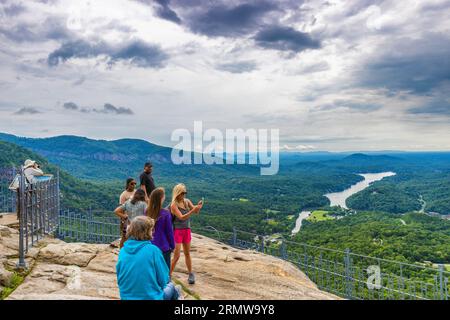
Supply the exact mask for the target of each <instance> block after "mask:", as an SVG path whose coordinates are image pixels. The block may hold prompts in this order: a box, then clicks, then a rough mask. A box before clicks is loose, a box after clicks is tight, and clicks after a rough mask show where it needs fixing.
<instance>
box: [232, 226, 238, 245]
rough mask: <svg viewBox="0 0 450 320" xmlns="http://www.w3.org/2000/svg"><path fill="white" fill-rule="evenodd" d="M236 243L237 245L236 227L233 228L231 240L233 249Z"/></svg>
mask: <svg viewBox="0 0 450 320" xmlns="http://www.w3.org/2000/svg"><path fill="white" fill-rule="evenodd" d="M236 243H237V231H236V227H233V239H232V240H231V244H232V245H233V247H235V246H236Z"/></svg>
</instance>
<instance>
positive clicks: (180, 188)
mask: <svg viewBox="0 0 450 320" xmlns="http://www.w3.org/2000/svg"><path fill="white" fill-rule="evenodd" d="M183 192H186V186H185V185H184V184H183V183H179V184H177V185H176V186H175V187H173V190H172V202H171V204H174V203H175V204H177V205H178V204H179V203H180V201H179V200H177V199H178V197H179V196H180V195H181V194H182V193H183ZM183 204H184V203H183Z"/></svg>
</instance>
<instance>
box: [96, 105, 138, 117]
mask: <svg viewBox="0 0 450 320" xmlns="http://www.w3.org/2000/svg"><path fill="white" fill-rule="evenodd" d="M93 111H94V112H98V113H110V114H119V115H131V114H134V112H133V111H132V110H131V109H130V108H124V107H115V106H113V105H112V104H110V103H105V105H104V106H103V109H94V110H93Z"/></svg>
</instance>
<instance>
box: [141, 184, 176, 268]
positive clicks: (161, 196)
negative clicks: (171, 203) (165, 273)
mask: <svg viewBox="0 0 450 320" xmlns="http://www.w3.org/2000/svg"><path fill="white" fill-rule="evenodd" d="M165 198H166V197H165V192H164V189H163V188H156V189H155V190H153V191H152V193H151V194H150V201H149V205H148V207H147V216H148V217H150V218H152V219H153V220H154V221H155V229H154V232H153V240H152V243H153V244H154V245H155V246H157V247H158V248H159V249H161V251H162V253H163V257H164V260H165V261H166V263H167V268H169V269H170V255H171V253H172V251H173V249H174V248H175V241H174V238H173V226H172V215H171V214H170V212H169V210H167V209H164V208H163V207H162V206H163V203H164V200H165Z"/></svg>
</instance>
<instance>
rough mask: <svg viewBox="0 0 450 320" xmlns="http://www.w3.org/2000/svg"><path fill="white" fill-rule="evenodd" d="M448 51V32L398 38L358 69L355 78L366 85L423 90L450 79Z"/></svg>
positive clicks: (419, 91)
mask: <svg viewBox="0 0 450 320" xmlns="http://www.w3.org/2000/svg"><path fill="white" fill-rule="evenodd" d="M383 49H384V48H383ZM449 52H450V37H449V36H448V34H427V35H426V36H424V37H423V38H420V39H411V38H403V39H399V40H397V41H396V42H395V45H394V46H393V47H392V48H387V49H384V50H382V51H381V52H379V53H377V54H378V55H377V56H375V57H371V59H370V60H368V61H367V62H366V63H365V64H364V65H363V68H362V69H361V70H360V71H358V73H357V75H358V80H360V83H362V84H363V85H365V86H369V87H383V88H388V89H390V90H406V91H410V92H412V93H415V94H426V93H427V92H430V91H431V90H432V89H434V88H436V87H438V86H440V85H441V84H443V83H445V82H449V81H450V54H449Z"/></svg>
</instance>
